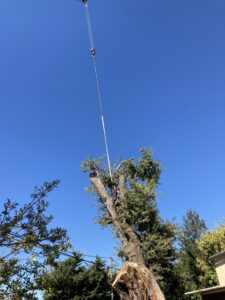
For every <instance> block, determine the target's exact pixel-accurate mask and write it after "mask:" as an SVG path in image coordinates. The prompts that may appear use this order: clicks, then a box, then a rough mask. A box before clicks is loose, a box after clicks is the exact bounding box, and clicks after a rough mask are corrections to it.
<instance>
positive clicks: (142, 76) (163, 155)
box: [0, 0, 225, 256]
mask: <svg viewBox="0 0 225 300" xmlns="http://www.w3.org/2000/svg"><path fill="white" fill-rule="evenodd" d="M90 10H91V17H92V24H93V30H94V38H95V45H96V51H97V63H98V69H99V73H100V77H101V85H102V93H103V98H104V108H105V116H106V125H107V129H108V138H109V146H110V153H111V157H112V158H118V157H122V158H128V157H130V156H136V155H137V152H138V149H140V148H141V147H145V146H151V147H153V148H154V149H155V156H154V157H155V158H156V159H160V160H161V161H162V167H163V174H162V178H161V185H160V187H159V192H160V196H159V208H160V212H161V214H162V216H163V217H164V218H168V219H172V218H173V217H176V219H177V220H178V221H179V220H180V219H181V217H182V215H184V214H185V212H186V210H187V209H189V208H192V209H196V210H197V211H198V212H199V213H200V215H201V217H203V218H204V219H205V220H206V221H207V224H208V226H209V227H213V225H214V222H215V221H222V219H223V217H224V216H225V210H224V199H225V184H224V179H225V139H224V132H225V118H224V115H225V39H224V34H225V1H224V0H217V1H209V0H198V1H196V0H189V1H181V0H179V1H178V0H173V1H167V0H158V1H152V0H143V1H134V0H123V1H118V0H114V1H110V0H109V1H106V0H104V1H103V0H90ZM0 37H1V47H0V65H1V68H0V83H1V89H0V140H1V147H0V165H1V169H0V181H1V184H0V198H1V201H2V202H3V201H4V200H5V199H6V198H8V197H9V198H12V199H14V200H17V201H19V202H20V203H24V202H25V201H27V199H28V198H29V195H30V194H31V193H32V191H33V187H34V186H35V185H41V184H42V183H43V182H44V181H45V180H49V181H50V180H52V179H55V178H58V179H60V180H61V184H60V186H59V188H58V189H57V190H55V191H54V192H53V193H52V194H51V196H50V197H49V200H50V207H49V212H50V213H52V214H53V215H54V216H55V221H54V224H55V225H59V226H63V227H65V228H67V229H68V231H69V234H70V236H71V239H72V242H73V244H74V247H75V248H76V249H77V250H80V251H82V252H84V253H87V254H92V255H95V254H99V255H103V256H109V255H111V254H112V253H115V252H116V251H115V249H114V246H115V243H114V241H113V240H112V237H111V233H110V232H109V231H106V230H102V229H101V228H100V227H99V226H98V225H95V224H94V222H93V221H94V217H95V215H96V205H95V204H94V201H93V199H91V198H89V197H88V196H87V195H86V194H85V193H84V187H85V186H86V185H87V184H88V178H87V176H86V175H84V174H82V173H81V171H80V164H81V161H82V160H84V159H85V158H86V157H87V156H89V155H93V156H97V155H101V154H102V153H104V151H105V150H104V143H103V136H102V129H101V123H100V117H99V108H98V102H97V97H96V89H95V81H94V74H93V69H92V63H91V58H90V55H89V42H88V36H87V30H86V23H85V13H84V8H83V6H82V5H81V4H80V3H79V2H78V1H72V0H63V1H62V0H38V1H37V0H33V1H30V0H19V1H18V0H1V2H0Z"/></svg>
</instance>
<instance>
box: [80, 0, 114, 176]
mask: <svg viewBox="0 0 225 300" xmlns="http://www.w3.org/2000/svg"><path fill="white" fill-rule="evenodd" d="M81 2H82V3H83V4H84V7H85V11H86V20H87V28H88V36H89V42H90V47H91V50H90V54H91V57H92V61H93V67H94V73H95V80H96V88H97V95H98V101H99V108H100V114H101V121H102V129H103V135H104V142H105V149H106V157H107V163H108V169H109V176H110V178H111V180H112V170H111V163H110V156H109V147H108V141H107V134H106V127H105V117H104V111H103V101H102V95H101V89H100V81H99V75H98V71H97V64H96V51H95V47H94V40H93V34H92V27H91V19H90V13H89V9H88V0H81Z"/></svg>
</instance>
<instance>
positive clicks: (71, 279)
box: [42, 252, 116, 300]
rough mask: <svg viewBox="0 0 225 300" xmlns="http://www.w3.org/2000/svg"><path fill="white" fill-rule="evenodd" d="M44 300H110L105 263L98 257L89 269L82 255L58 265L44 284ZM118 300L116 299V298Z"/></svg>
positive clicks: (47, 275) (109, 286)
mask: <svg viewBox="0 0 225 300" xmlns="http://www.w3.org/2000/svg"><path fill="white" fill-rule="evenodd" d="M42 285H43V288H44V290H45V293H44V300H59V299H60V300H98V299H99V300H102V299H105V300H107V299H108V300H110V299H111V296H110V293H111V284H110V279H109V276H108V271H107V269H106V267H105V264H104V262H103V261H102V260H101V259H100V258H98V257H96V260H95V262H94V263H92V264H89V266H88V267H86V266H85V265H84V260H83V258H82V255H81V254H79V253H76V252H75V253H74V257H71V258H68V259H66V260H64V261H62V262H60V263H58V264H57V265H56V266H55V267H54V269H52V270H51V271H49V272H46V273H45V275H44V277H43V282H42ZM115 300H116V298H115Z"/></svg>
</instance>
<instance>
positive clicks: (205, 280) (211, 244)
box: [197, 224, 225, 287]
mask: <svg viewBox="0 0 225 300" xmlns="http://www.w3.org/2000/svg"><path fill="white" fill-rule="evenodd" d="M197 246H198V250H199V252H200V255H199V256H198V258H197V267H198V268H199V269H200V270H201V272H202V274H201V275H200V276H199V281H200V283H201V285H202V286H204V287H210V286H214V285H217V284H218V280H217V276H216V272H215V268H214V267H213V266H212V264H211V263H210V262H209V257H210V256H212V255H215V254H217V253H219V252H221V251H224V249H225V225H224V224H223V225H221V226H219V225H217V226H216V228H215V229H214V230H212V231H208V232H206V233H205V234H204V235H203V236H202V237H201V238H200V239H199V240H198V243H197Z"/></svg>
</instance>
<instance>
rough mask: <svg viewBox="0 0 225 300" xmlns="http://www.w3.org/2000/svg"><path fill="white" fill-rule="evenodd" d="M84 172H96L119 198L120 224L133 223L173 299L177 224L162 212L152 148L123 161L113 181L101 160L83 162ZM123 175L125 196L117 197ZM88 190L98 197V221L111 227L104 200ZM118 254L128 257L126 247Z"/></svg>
mask: <svg viewBox="0 0 225 300" xmlns="http://www.w3.org/2000/svg"><path fill="white" fill-rule="evenodd" d="M83 171H84V172H89V173H90V176H92V175H93V174H95V173H97V174H98V176H99V177H100V178H101V180H102V182H103V184H104V186H105V188H106V190H107V192H108V193H109V195H110V196H111V197H112V198H113V199H115V201H117V203H116V210H117V215H118V220H119V221H120V223H121V224H128V225H129V226H131V227H132V229H133V230H134V232H135V233H136V234H137V236H138V237H139V240H140V242H141V248H142V253H143V257H144V259H145V263H146V265H147V266H148V267H151V268H152V269H153V271H154V273H155V275H156V278H157V279H158V282H159V283H160V285H161V287H162V289H163V290H164V292H165V294H166V298H167V299H172V298H171V294H174V289H175V287H174V286H175V285H177V284H178V281H177V278H176V275H175V273H174V270H173V269H174V261H175V259H176V252H175V249H174V247H173V243H174V241H175V227H174V225H173V224H171V223H170V222H164V221H163V220H162V218H161V217H160V215H159V211H158V208H157V194H156V188H157V185H158V183H159V178H160V173H161V167H160V163H159V162H158V161H155V160H153V158H152V151H151V150H149V149H141V150H140V157H139V158H138V159H134V158H130V159H128V160H123V161H121V162H120V164H119V166H118V167H113V169H112V174H113V178H112V181H111V179H110V177H109V174H108V171H107V168H106V167H105V166H104V165H103V162H102V160H101V159H100V160H92V159H88V160H87V161H86V162H85V163H84V164H83ZM121 176H124V178H125V196H124V197H121V198H119V200H118V199H116V195H115V191H116V189H117V187H120V183H119V178H120V177H121ZM88 191H91V193H92V194H95V196H96V198H97V199H98V204H99V215H98V221H99V223H100V224H101V225H102V226H112V218H111V216H110V215H109V213H108V211H107V208H106V204H105V202H104V201H102V200H101V198H100V197H99V195H98V193H97V191H95V190H93V188H89V190H88ZM119 192H120V191H119ZM119 255H120V256H122V257H125V256H126V254H125V253H124V251H123V249H120V250H119ZM168 278H170V280H168ZM172 289H173V291H172ZM174 299H175V298H174Z"/></svg>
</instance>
